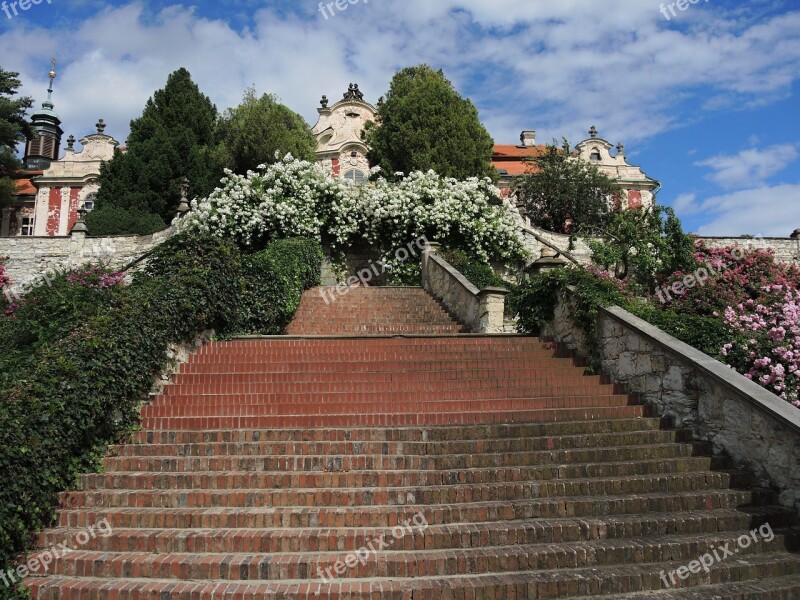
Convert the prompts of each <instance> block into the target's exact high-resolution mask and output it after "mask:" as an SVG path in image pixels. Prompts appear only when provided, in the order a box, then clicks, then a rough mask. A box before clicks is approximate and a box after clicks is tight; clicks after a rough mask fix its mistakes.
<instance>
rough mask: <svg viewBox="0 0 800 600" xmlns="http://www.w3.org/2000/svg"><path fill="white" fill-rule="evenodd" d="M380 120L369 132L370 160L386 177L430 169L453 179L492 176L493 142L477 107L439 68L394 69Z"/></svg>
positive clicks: (380, 110) (380, 112) (379, 116)
mask: <svg viewBox="0 0 800 600" xmlns="http://www.w3.org/2000/svg"><path fill="white" fill-rule="evenodd" d="M378 120H379V122H380V123H379V126H378V124H375V125H374V126H370V127H369V131H368V133H367V143H368V144H369V145H370V147H371V150H370V152H369V155H368V158H369V161H370V163H371V164H372V165H373V166H376V165H377V166H379V167H381V170H382V172H383V174H384V176H391V175H392V174H394V173H396V172H403V173H404V174H408V173H410V172H411V171H416V170H421V171H427V170H429V169H433V170H434V171H436V173H438V174H439V175H441V176H443V177H455V178H456V179H467V178H468V177H475V176H478V177H484V176H495V175H496V170H495V169H494V167H492V164H491V159H492V148H493V146H494V142H493V141H492V137H491V136H490V135H489V132H488V131H486V128H485V127H484V126H483V125H482V124H481V122H480V119H479V118H478V109H477V108H475V105H474V104H472V102H471V101H470V100H468V99H465V98H462V97H461V96H460V95H459V94H458V92H457V91H456V90H455V89H454V88H453V85H452V83H450V81H448V79H447V78H446V77H445V76H444V73H443V72H442V71H441V70H439V71H434V70H433V69H432V68H431V67H429V66H428V65H420V66H418V67H409V68H406V69H403V70H402V71H400V72H398V73H397V74H396V75H395V76H394V78H393V79H392V83H391V86H390V89H389V92H388V94H387V95H386V101H385V102H384V103H383V104H381V105H380V106H379V108H378Z"/></svg>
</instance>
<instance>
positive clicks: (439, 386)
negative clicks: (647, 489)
mask: <svg viewBox="0 0 800 600" xmlns="http://www.w3.org/2000/svg"><path fill="white" fill-rule="evenodd" d="M482 390H486V391H490V392H497V391H508V392H509V393H512V392H513V393H516V394H518V395H521V394H525V393H528V394H537V395H546V396H553V395H556V394H563V395H570V394H572V393H589V392H595V393H598V394H601V395H605V394H615V393H616V394H619V393H622V392H623V391H624V388H623V387H622V386H620V385H613V384H602V383H600V382H597V381H583V380H581V379H580V378H578V377H575V378H573V379H565V380H562V381H555V380H552V381H536V380H534V379H527V380H526V379H522V378H520V379H518V380H513V381H509V380H501V379H495V380H491V379H489V380H486V379H484V380H474V381H471V380H465V381H456V380H450V381H413V380H409V381H403V382H401V381H392V382H384V381H375V382H368V381H339V382H338V383H333V382H302V381H298V382H294V383H292V382H289V381H286V382H282V383H277V382H263V383H245V382H234V383H221V382H215V383H205V384H204V383H194V384H183V383H175V384H171V385H168V386H166V387H165V388H164V393H163V394H162V395H161V396H159V398H158V399H157V403H160V404H169V403H172V402H175V401H177V398H176V397H181V396H184V397H186V396H190V397H195V398H204V397H209V396H219V395H233V394H236V395H239V394H242V395H252V394H259V395H261V394H264V395H269V394H275V395H292V396H298V395H301V394H323V395H325V396H333V397H337V396H338V395H339V394H355V393H360V394H369V393H373V394H376V393H380V394H386V393H388V394H400V393H402V394H408V395H412V394H413V395H414V396H417V395H421V394H424V395H427V396H431V395H433V394H438V395H443V394H446V393H453V392H457V393H473V394H474V393H477V392H479V391H482ZM529 397H535V396H529Z"/></svg>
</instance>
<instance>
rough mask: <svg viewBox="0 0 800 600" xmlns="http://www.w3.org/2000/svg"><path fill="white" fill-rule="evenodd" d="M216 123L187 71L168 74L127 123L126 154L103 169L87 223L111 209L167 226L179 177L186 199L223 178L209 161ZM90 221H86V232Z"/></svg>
mask: <svg viewBox="0 0 800 600" xmlns="http://www.w3.org/2000/svg"><path fill="white" fill-rule="evenodd" d="M216 120H217V109H216V107H215V106H214V104H213V103H212V102H211V100H209V98H208V97H207V96H205V95H204V94H203V93H201V92H200V89H199V88H198V87H197V84H195V83H194V82H193V81H192V77H191V75H190V74H189V71H187V70H186V69H184V68H181V69H178V70H177V71H175V72H174V73H172V74H171V75H170V76H169V78H168V79H167V84H166V86H165V87H164V89H161V90H158V91H156V92H155V93H154V94H153V96H152V98H150V99H149V100H148V101H147V104H146V106H145V108H144V111H143V112H142V116H141V117H139V118H138V119H134V120H133V121H131V132H130V136H129V137H128V141H127V152H125V153H121V152H118V153H117V155H116V156H115V157H114V159H113V160H111V161H110V162H108V163H106V164H104V165H103V167H102V169H101V172H100V191H99V192H98V195H97V209H96V210H95V211H94V213H92V214H91V215H90V217H91V218H92V219H96V220H100V219H101V218H102V213H103V211H104V209H109V210H110V208H108V207H114V208H116V209H117V212H118V213H119V209H122V210H124V211H130V212H131V213H135V214H144V215H158V216H160V217H161V218H162V219H163V220H164V222H165V223H169V222H170V221H171V219H172V216H173V214H174V212H175V209H176V208H177V206H178V204H179V202H180V197H181V195H180V185H181V181H182V180H183V178H184V177H185V178H187V179H188V180H189V196H190V198H191V197H194V196H198V197H199V196H205V195H207V194H208V193H210V192H211V190H213V189H214V187H215V185H216V183H217V182H218V181H219V179H220V177H221V176H222V169H221V167H220V166H219V165H218V164H217V162H216V161H215V160H214V158H213V154H214V153H213V143H214V129H215V126H216ZM95 213H97V214H95ZM92 219H90V220H89V221H87V223H88V225H89V230H90V232H91V229H92V227H91V220H92ZM150 222H152V219H150ZM118 233H143V232H142V231H126V232H123V231H119V232H118Z"/></svg>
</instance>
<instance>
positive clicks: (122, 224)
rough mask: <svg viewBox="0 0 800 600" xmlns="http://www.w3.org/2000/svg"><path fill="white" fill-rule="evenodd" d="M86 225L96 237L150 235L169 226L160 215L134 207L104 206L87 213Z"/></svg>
mask: <svg viewBox="0 0 800 600" xmlns="http://www.w3.org/2000/svg"><path fill="white" fill-rule="evenodd" d="M86 227H87V228H88V229H89V234H90V235H92V236H94V237H101V236H109V235H128V234H137V235H149V234H151V233H155V232H157V231H162V230H164V229H166V228H167V225H166V223H164V220H163V219H162V218H161V217H160V216H159V215H155V214H151V213H147V212H143V211H141V210H138V209H135V208H132V209H124V208H120V207H118V206H103V207H100V208H96V209H94V210H93V211H92V212H90V213H89V214H88V215H86Z"/></svg>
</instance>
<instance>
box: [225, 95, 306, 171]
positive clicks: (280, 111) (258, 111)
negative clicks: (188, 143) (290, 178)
mask: <svg viewBox="0 0 800 600" xmlns="http://www.w3.org/2000/svg"><path fill="white" fill-rule="evenodd" d="M216 139H217V144H218V149H217V151H218V153H219V154H218V156H219V159H220V162H221V163H222V164H223V165H224V166H225V167H227V168H229V169H231V170H232V171H234V172H235V173H240V174H245V173H247V171H249V170H255V169H256V167H258V165H260V164H272V163H274V162H275V161H276V153H277V155H278V156H280V157H283V156H285V155H286V154H291V155H292V156H295V157H296V158H299V159H301V160H309V161H313V160H314V159H315V151H316V147H317V140H316V137H315V136H314V134H313V133H311V128H310V127H309V126H308V123H306V121H305V119H303V117H301V116H300V115H299V114H297V113H296V112H294V111H292V110H291V109H289V108H288V107H286V106H285V105H283V104H281V103H280V102H279V101H278V99H277V97H276V96H274V95H270V94H264V95H263V96H261V97H260V98H259V97H257V96H256V91H255V88H253V87H249V88H247V90H245V93H244V98H243V99H242V103H241V104H240V105H239V106H237V107H236V108H229V109H228V110H227V111H225V114H224V115H223V116H222V118H221V119H220V121H219V124H218V125H217V133H216Z"/></svg>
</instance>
